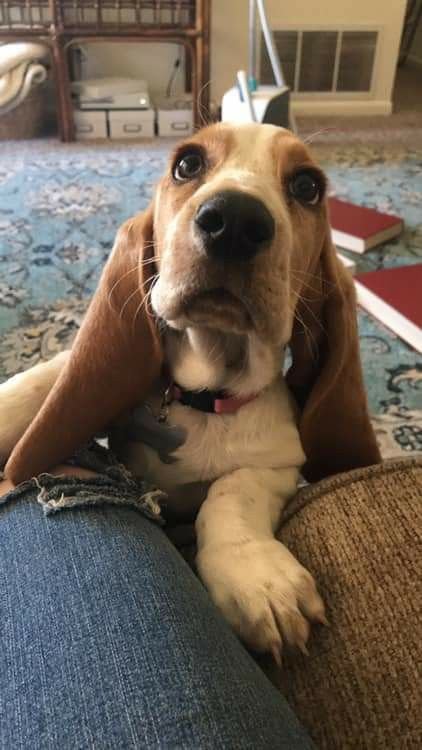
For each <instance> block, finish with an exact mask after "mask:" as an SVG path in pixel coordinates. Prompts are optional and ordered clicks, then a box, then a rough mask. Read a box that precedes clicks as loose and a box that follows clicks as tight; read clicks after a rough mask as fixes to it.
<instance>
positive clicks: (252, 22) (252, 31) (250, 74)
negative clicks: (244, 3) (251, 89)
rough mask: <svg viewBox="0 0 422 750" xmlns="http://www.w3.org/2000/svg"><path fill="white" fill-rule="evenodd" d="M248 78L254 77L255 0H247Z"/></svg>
mask: <svg viewBox="0 0 422 750" xmlns="http://www.w3.org/2000/svg"><path fill="white" fill-rule="evenodd" d="M248 77H249V80H252V79H255V78H256V5H255V0H249V63H248Z"/></svg>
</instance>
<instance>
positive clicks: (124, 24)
mask: <svg viewBox="0 0 422 750" xmlns="http://www.w3.org/2000/svg"><path fill="white" fill-rule="evenodd" d="M209 29H210V0H40V1H38V2H32V0H14V1H12V2H9V1H7V2H5V1H4V0H0V39H2V40H5V41H7V40H10V41H11V40H12V39H13V40H25V39H32V40H34V39H39V40H40V41H42V42H44V43H47V44H49V46H50V48H51V55H52V61H53V69H54V75H55V81H56V95H57V111H58V120H59V128H60V136H61V138H62V140H63V141H72V140H74V127H73V108H72V100H71V93H70V79H69V61H68V51H69V47H70V46H71V45H72V44H75V43H77V41H78V40H87V39H89V40H90V41H109V42H116V41H119V42H122V41H128V42H142V41H149V42H151V41H154V42H160V41H166V42H174V43H175V44H182V45H183V46H184V47H185V49H186V51H187V58H188V64H189V70H190V74H191V82H192V95H193V103H194V121H195V125H196V126H199V125H200V119H201V116H200V113H202V114H204V113H207V112H208V106H209V86H207V83H208V81H209V63H210V61H209V57H210V55H209Z"/></svg>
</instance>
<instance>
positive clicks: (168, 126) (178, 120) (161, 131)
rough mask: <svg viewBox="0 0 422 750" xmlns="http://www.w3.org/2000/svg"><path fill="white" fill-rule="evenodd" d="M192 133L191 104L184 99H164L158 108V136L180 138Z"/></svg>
mask: <svg viewBox="0 0 422 750" xmlns="http://www.w3.org/2000/svg"><path fill="white" fill-rule="evenodd" d="M191 133H193V111H192V102H191V101H189V100H186V99H170V100H169V99H165V100H163V101H161V102H160V104H159V107H158V135H161V136H170V135H172V136H180V137H183V136H185V135H190V134H191Z"/></svg>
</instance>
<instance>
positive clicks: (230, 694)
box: [0, 479, 312, 750]
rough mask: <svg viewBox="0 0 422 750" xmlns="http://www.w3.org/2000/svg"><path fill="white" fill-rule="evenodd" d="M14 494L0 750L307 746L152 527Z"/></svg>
mask: <svg viewBox="0 0 422 750" xmlns="http://www.w3.org/2000/svg"><path fill="white" fill-rule="evenodd" d="M57 482H58V483H59V482H60V480H59V479H57ZM12 494H13V493H12ZM23 494H24V495H25V496H24V497H22V495H21V497H20V498H19V499H18V500H16V501H15V502H10V503H8V504H6V505H4V506H3V507H1V508H0V683H1V684H0V748H1V750H18V749H20V748H25V750H50V749H55V748H58V749H59V750H67V749H69V750H70V749H72V750H74V749H75V748H78V749H81V750H84V749H85V748H96V749H101V750H103V749H105V748H110V749H111V748H112V749H113V750H115V749H117V748H124V749H125V750H127V749H131V748H136V749H137V750H138V749H143V748H169V749H173V748H192V750H206V749H207V748H209V749H210V750H219V749H220V748H221V750H231V749H232V748H233V749H237V748H239V749H240V748H251V750H260V749H261V748H267V749H268V748H269V749H270V750H271V749H272V748H289V750H296V748H300V749H301V750H305V749H307V748H311V747H312V743H311V741H310V740H309V738H308V736H307V734H306V732H305V730H304V729H303V728H302V727H301V725H300V724H299V722H298V720H297V719H296V717H295V716H294V714H293V713H292V711H291V710H290V708H289V707H288V705H287V704H286V702H285V701H284V699H283V698H282V696H281V695H280V694H279V692H278V691H277V690H276V689H275V688H274V687H273V686H272V684H271V683H270V682H269V680H268V679H267V678H266V677H265V675H264V674H263V672H262V671H261V670H260V669H259V668H258V666H257V665H256V664H255V662H254V660H253V659H252V658H251V656H250V655H249V654H248V653H247V651H246V650H245V649H244V648H243V647H242V645H241V644H240V643H239V641H238V640H237V638H236V637H235V636H234V634H233V633H232V632H231V630H230V628H229V626H228V625H226V623H225V622H224V620H223V619H222V617H221V616H220V614H219V613H218V611H217V610H216V608H215V607H214V606H213V604H212V602H211V601H210V599H209V597H208V595H207V593H206V591H205V590H204V588H203V587H202V585H201V583H200V582H199V580H198V579H197V578H196V577H195V576H194V574H193V573H192V571H191V570H190V568H189V567H188V565H187V564H186V563H185V561H184V560H183V558H182V557H181V556H180V554H179V553H178V552H177V550H176V549H175V547H174V546H173V545H172V544H171V542H170V541H169V540H168V539H167V537H166V535H165V534H164V532H163V530H162V529H161V528H160V527H159V526H158V525H157V524H155V523H154V522H153V521H151V520H149V519H148V518H146V517H145V516H144V515H142V513H140V512H138V511H136V510H133V509H131V508H127V507H121V508H112V507H95V508H85V509H73V510H66V511H63V512H61V513H58V514H56V515H54V516H49V517H47V516H45V515H44V514H43V512H42V509H41V508H40V506H39V505H37V504H36V502H34V500H35V494H36V493H35V492H34V491H33V490H32V492H31V490H28V491H27V492H26V493H23ZM10 499H13V498H10Z"/></svg>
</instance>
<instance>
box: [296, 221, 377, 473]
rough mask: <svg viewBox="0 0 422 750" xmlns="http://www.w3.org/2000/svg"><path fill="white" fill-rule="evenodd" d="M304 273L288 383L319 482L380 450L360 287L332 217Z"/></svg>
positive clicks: (309, 470) (310, 466) (308, 465)
mask: <svg viewBox="0 0 422 750" xmlns="http://www.w3.org/2000/svg"><path fill="white" fill-rule="evenodd" d="M300 278H303V279H305V283H304V284H303V287H302V295H303V296H302V300H300V299H299V302H298V305H297V308H296V312H297V314H296V319H295V324H294V329H293V335H292V339H291V342H290V349H291V354H292V365H291V367H290V370H289V372H288V373H287V382H288V384H289V386H290V388H291V390H292V391H293V393H294V395H295V397H296V400H297V402H298V404H299V407H300V409H301V418H300V428H299V430H300V435H301V439H302V444H303V448H304V451H305V454H306V457H307V463H306V465H305V469H304V474H305V476H306V478H307V479H308V480H309V481H314V480H317V479H321V478H322V477H325V476H328V475H330V474H334V473H336V472H340V471H346V470H348V469H353V468H356V467H359V466H367V465H370V464H373V463H378V462H379V461H380V454H379V450H378V447H377V444H376V440H375V435H374V432H373V429H372V425H371V423H370V419H369V413H368V407H367V400H366V394H365V389H364V384H363V377H362V369H361V361H360V354H359V340H358V331H357V322H356V300H355V290H354V285H353V281H352V278H351V276H350V274H349V271H347V269H345V268H344V267H343V265H342V263H341V261H340V260H339V259H338V258H337V255H336V251H335V248H334V246H333V244H332V241H331V233H330V229H329V225H328V222H327V225H326V229H325V236H324V238H323V242H322V249H321V252H320V255H319V257H318V258H316V259H315V260H314V264H313V266H311V267H310V268H309V269H308V270H307V271H306V275H305V274H303V275H302V276H301V277H300Z"/></svg>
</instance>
